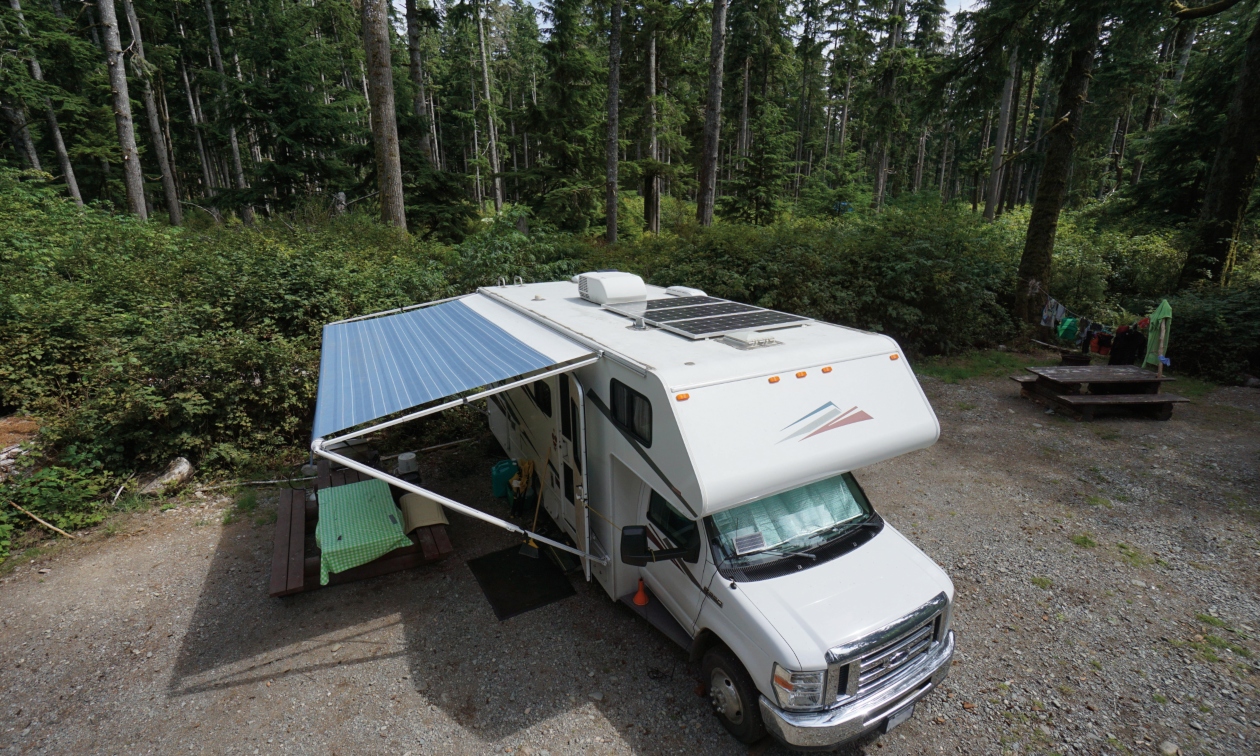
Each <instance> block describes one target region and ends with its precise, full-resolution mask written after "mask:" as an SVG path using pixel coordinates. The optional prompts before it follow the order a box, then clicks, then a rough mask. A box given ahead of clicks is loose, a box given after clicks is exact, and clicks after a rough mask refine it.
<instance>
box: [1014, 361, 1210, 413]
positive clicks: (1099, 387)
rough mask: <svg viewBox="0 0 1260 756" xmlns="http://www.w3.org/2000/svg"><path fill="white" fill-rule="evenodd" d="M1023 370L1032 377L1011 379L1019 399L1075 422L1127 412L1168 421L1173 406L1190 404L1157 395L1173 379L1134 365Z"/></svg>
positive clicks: (1174, 397)
mask: <svg viewBox="0 0 1260 756" xmlns="http://www.w3.org/2000/svg"><path fill="white" fill-rule="evenodd" d="M1026 370H1027V371H1028V372H1029V373H1030V374H1031V375H1014V376H1011V379H1012V380H1013V381H1015V382H1016V383H1018V384H1019V393H1020V396H1023V397H1024V398H1026V399H1031V400H1033V401H1035V402H1037V403H1038V404H1042V405H1045V406H1048V407H1051V408H1053V409H1055V410H1061V411H1063V413H1064V414H1067V415H1069V416H1071V417H1074V418H1076V419H1077V420H1092V419H1094V417H1095V416H1097V415H1099V414H1115V413H1120V412H1130V411H1138V412H1142V413H1146V414H1148V415H1150V416H1151V417H1153V418H1155V419H1156V420H1168V419H1169V418H1171V417H1172V410H1173V405H1174V404H1179V403H1181V402H1188V401H1190V400H1189V399H1186V398H1185V397H1181V396H1177V395H1176V394H1164V393H1161V392H1160V387H1161V386H1162V384H1164V383H1167V382H1169V381H1174V380H1176V379H1175V378H1169V377H1165V376H1158V375H1156V374H1155V373H1152V372H1151V371H1149V370H1143V369H1142V368H1140V367H1137V366H1134V365H1080V366H1075V365H1073V366H1067V365H1059V366H1052V367H1030V368H1026ZM1085 386H1088V387H1089V389H1088V393H1084V392H1083V390H1082V389H1083V387H1085Z"/></svg>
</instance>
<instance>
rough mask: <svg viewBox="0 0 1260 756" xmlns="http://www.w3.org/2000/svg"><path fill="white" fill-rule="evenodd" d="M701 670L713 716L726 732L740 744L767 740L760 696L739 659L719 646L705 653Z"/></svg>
mask: <svg viewBox="0 0 1260 756" xmlns="http://www.w3.org/2000/svg"><path fill="white" fill-rule="evenodd" d="M700 669H701V671H702V673H703V674H704V682H705V685H707V686H708V690H709V701H710V702H711V703H712V704H713V713H714V715H715V716H717V718H718V721H720V722H721V723H722V726H723V727H725V728H726V731H727V732H729V733H730V734H731V735H732V736H734V738H735V739H736V740H738V741H739V742H741V743H749V744H751V743H756V742H757V741H758V740H761V739H762V738H764V737H765V736H766V726H765V723H764V722H762V721H761V705H760V704H759V703H758V701H759V699H760V697H761V696H760V694H759V693H758V692H757V686H756V685H753V681H752V678H750V677H749V676H748V671H747V670H745V669H744V665H743V664H740V662H739V659H736V658H735V655H734V654H732V653H731V652H730V651H729V650H728V649H726V648H725V647H723V646H716V647H714V648H711V649H709V651H708V652H707V653H705V655H704V660H703V661H702V662H701V664H700Z"/></svg>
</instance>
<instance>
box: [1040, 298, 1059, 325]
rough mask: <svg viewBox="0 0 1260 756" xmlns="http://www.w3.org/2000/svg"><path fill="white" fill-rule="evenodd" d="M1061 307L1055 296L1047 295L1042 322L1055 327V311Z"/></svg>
mask: <svg viewBox="0 0 1260 756" xmlns="http://www.w3.org/2000/svg"><path fill="white" fill-rule="evenodd" d="M1057 309H1059V303H1058V302H1056V301H1055V299H1054V297H1046V306H1045V307H1042V308H1041V324H1042V325H1043V326H1045V327H1046V328H1054V313H1055V310H1057Z"/></svg>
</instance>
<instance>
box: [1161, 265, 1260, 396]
mask: <svg viewBox="0 0 1260 756" xmlns="http://www.w3.org/2000/svg"><path fill="white" fill-rule="evenodd" d="M1169 304H1171V305H1172V310H1173V320H1172V335H1171V338H1170V339H1169V341H1168V359H1169V360H1170V361H1171V362H1172V366H1173V368H1175V369H1176V370H1179V371H1186V372H1189V373H1194V374H1198V375H1203V376H1206V377H1208V378H1211V379H1212V380H1215V381H1218V382H1221V383H1241V382H1242V381H1244V380H1245V379H1246V377H1247V375H1249V374H1250V375H1260V284H1251V285H1248V286H1236V287H1233V288H1230V289H1220V288H1217V287H1209V288H1204V289H1202V290H1199V291H1193V292H1188V293H1186V294H1182V295H1180V296H1177V297H1173V298H1170V299H1169Z"/></svg>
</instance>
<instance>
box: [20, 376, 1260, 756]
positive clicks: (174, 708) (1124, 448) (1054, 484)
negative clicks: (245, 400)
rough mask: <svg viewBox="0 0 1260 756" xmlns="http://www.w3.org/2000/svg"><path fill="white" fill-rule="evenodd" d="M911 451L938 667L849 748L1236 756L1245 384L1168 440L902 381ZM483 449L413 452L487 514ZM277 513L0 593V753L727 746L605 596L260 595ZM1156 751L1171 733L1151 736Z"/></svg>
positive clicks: (206, 528) (210, 516)
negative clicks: (505, 603) (931, 566)
mask: <svg viewBox="0 0 1260 756" xmlns="http://www.w3.org/2000/svg"><path fill="white" fill-rule="evenodd" d="M925 387H926V389H927V391H928V394H929V396H930V398H931V399H932V402H933V405H934V406H935V407H936V410H937V412H938V414H939V416H940V418H941V423H942V437H941V441H940V442H939V443H938V444H937V445H936V446H934V447H933V448H931V449H929V450H926V451H923V452H918V453H915V454H911V455H907V456H905V457H902V458H900V459H896V460H893V461H890V462H886V463H883V464H880V465H876V466H874V467H872V468H869V469H866V470H862V471H860V472H859V473H858V477H859V478H860V479H861V480H862V482H863V484H864V485H865V486H866V489H867V491H868V493H869V494H870V495H871V498H872V500H873V501H874V503H875V505H876V507H877V508H878V509H879V510H880V511H881V513H882V514H884V516H885V517H886V518H887V519H888V521H889V522H891V523H892V524H894V525H895V526H896V527H897V528H899V529H900V530H902V531H903V532H904V533H906V534H907V535H908V536H909V537H910V538H911V539H913V540H914V541H915V542H916V543H918V544H919V545H920V546H921V547H922V548H923V549H924V550H925V551H926V552H927V553H928V554H929V555H930V556H932V557H933V558H934V559H935V560H936V561H937V562H939V563H940V564H941V565H942V566H944V567H945V568H946V570H948V571H949V573H950V574H951V575H952V576H953V578H954V581H955V584H956V585H957V587H958V604H957V608H956V610H955V625H954V626H955V628H956V630H957V632H958V647H959V651H958V654H957V657H956V660H955V663H954V667H953V669H952V671H951V673H950V678H949V679H948V680H947V682H946V683H945V685H944V686H943V687H942V688H941V689H940V690H939V691H938V692H936V693H934V694H933V695H931V696H929V698H928V699H926V700H925V702H923V703H921V704H920V705H919V708H918V711H917V712H916V714H915V716H914V718H913V719H911V720H910V721H909V722H907V723H906V724H904V725H902V726H901V727H899V728H898V729H896V730H894V731H893V732H892V733H890V734H888V735H885V736H883V737H881V738H879V739H877V740H874V741H870V742H867V743H864V744H861V745H859V746H857V747H854V748H851V749H849V751H850V753H876V752H878V753H880V754H881V756H882V755H883V754H890V755H891V754H924V753H967V754H999V753H1046V754H1049V753H1060V754H1066V753H1088V754H1098V753H1110V754H1129V753H1134V754H1137V753H1160V749H1161V746H1162V747H1164V748H1165V749H1168V752H1170V753H1171V752H1173V751H1172V750H1171V748H1172V747H1173V746H1172V744H1175V746H1176V747H1179V748H1180V752H1181V753H1185V754H1214V755H1219V754H1255V753H1257V752H1260V701H1258V695H1260V694H1258V693H1257V691H1256V685H1257V683H1258V682H1260V675H1257V669H1258V667H1257V659H1258V658H1260V656H1258V655H1260V642H1257V640H1256V638H1255V636H1256V634H1257V631H1256V630H1255V628H1258V627H1260V597H1258V596H1257V586H1258V585H1260V580H1258V577H1260V575H1257V564H1258V563H1260V560H1257V559H1256V557H1257V556H1260V540H1258V539H1260V528H1258V527H1257V526H1258V523H1260V517H1258V514H1260V480H1258V478H1260V469H1258V468H1260V392H1258V391H1255V390H1249V389H1232V388H1231V389H1218V390H1216V391H1214V392H1212V393H1211V394H1209V395H1207V396H1205V397H1203V398H1202V399H1199V400H1197V401H1196V402H1195V403H1193V404H1190V405H1182V406H1180V407H1179V408H1178V409H1177V410H1176V413H1175V415H1174V418H1173V419H1172V420H1171V421H1169V422H1165V423H1159V422H1154V421H1147V420H1133V419H1116V420H1102V421H1097V422H1093V423H1079V424H1078V423H1075V422H1072V421H1069V420H1065V419H1063V418H1060V417H1058V416H1047V415H1045V414H1043V412H1042V410H1041V409H1040V408H1038V407H1036V406H1035V405H1033V404H1031V403H1030V402H1027V401H1024V400H1021V399H1019V398H1018V393H1017V389H1016V387H1015V386H1014V385H1013V384H1011V383H1010V382H1009V381H1006V380H1001V379H993V380H989V379H983V380H973V381H968V382H965V383H961V384H945V383H941V382H939V381H934V380H925ZM482 451H484V449H479V448H476V447H465V448H463V449H457V450H454V451H449V452H443V453H435V454H433V455H430V456H428V457H427V458H426V460H425V461H426V463H427V468H426V476H427V478H426V479H427V480H428V481H429V483H430V484H431V485H433V486H434V487H435V488H438V489H439V490H442V491H443V492H445V493H448V494H451V495H454V496H455V497H456V498H463V499H465V500H468V501H473V502H479V503H480V504H481V505H482V506H485V507H487V508H489V509H491V510H493V511H499V510H501V509H503V507H502V505H500V504H497V503H494V502H492V501H491V500H490V499H489V497H488V488H489V486H488V480H487V478H488V476H487V475H485V472H484V471H485V469H486V467H487V466H488V460H487V458H485V457H484V456H482V455H481V452H482ZM273 506H274V505H273V504H272V502H271V501H269V500H268V499H267V498H266V495H265V494H264V497H263V499H262V501H261V503H260V505H259V508H258V510H257V511H256V512H255V513H254V515H253V516H247V517H238V518H237V519H236V521H235V522H232V523H230V524H227V525H225V524H223V519H224V514H225V513H227V512H228V511H229V502H228V501H227V500H226V499H225V498H223V497H220V498H211V497H209V496H207V497H206V498H195V497H191V496H189V497H187V498H185V499H183V500H181V501H180V502H179V506H177V507H175V508H173V509H170V510H169V511H165V512H160V511H157V510H153V511H149V512H144V513H140V514H134V515H128V516H125V517H122V518H120V519H119V520H118V521H116V522H115V523H113V524H112V525H110V526H108V527H105V528H101V529H99V530H98V532H97V533H95V534H93V535H91V536H89V537H88V538H86V539H85V541H84V542H79V543H75V544H73V545H70V546H66V545H65V544H61V545H58V546H57V547H55V548H53V549H51V551H50V553H48V554H46V555H45V556H42V557H40V558H38V559H36V560H35V561H33V562H30V563H28V564H21V565H18V566H17V567H16V568H15V569H12V570H11V571H10V572H8V574H7V575H6V576H5V577H4V578H3V580H2V583H0V687H2V688H3V690H5V691H7V695H6V696H5V697H4V701H3V704H0V707H2V708H0V749H5V748H7V749H8V750H10V751H14V752H23V753H25V752H31V753H128V754H130V753H163V754H170V753H238V754H240V753H244V754H254V753H295V754H306V753H310V754H348V753H365V752H376V751H387V752H391V753H399V754H405V753H411V754H421V753H443V754H445V753H460V754H462V753H468V754H482V753H499V752H502V753H527V754H569V753H583V754H585V753H627V752H633V753H647V754H655V753H688V754H690V753H723V754H724V753H744V752H751V753H756V754H776V753H781V752H782V749H781V748H780V747H779V746H777V745H775V744H773V743H771V742H768V741H766V742H762V743H760V744H757V745H756V746H754V747H753V748H752V749H748V748H746V747H744V746H740V745H739V744H738V743H736V742H735V741H734V740H732V739H730V738H729V737H728V736H727V735H726V734H725V731H723V730H722V728H721V727H720V725H719V724H718V723H717V721H716V720H715V719H714V718H713V716H712V715H711V714H710V712H709V709H708V704H707V699H705V698H703V697H701V696H700V695H698V689H697V669H696V667H695V666H694V665H691V664H689V663H688V662H687V659H686V657H685V655H684V654H683V652H682V651H680V650H679V649H677V648H676V647H675V646H673V645H672V644H671V643H670V642H669V641H668V640H666V639H665V638H664V637H663V636H661V635H660V634H659V633H657V632H656V631H655V630H653V629H652V628H650V627H649V626H647V625H646V624H645V623H643V622H642V621H641V620H639V619H638V618H637V617H635V616H633V615H632V614H630V613H629V612H628V611H626V610H625V609H624V608H623V607H620V606H618V605H616V604H613V603H612V602H610V601H609V600H608V599H607V598H606V597H605V596H604V594H603V592H602V590H599V589H597V588H595V589H592V587H590V586H587V585H586V584H585V583H582V582H581V581H580V580H575V585H576V587H577V595H576V596H575V597H573V598H569V599H566V600H564V601H561V602H559V603H556V604H553V605H551V606H548V607H546V608H543V609H540V610H536V611H533V612H529V613H527V614H524V615H522V616H519V617H516V618H513V619H511V620H508V621H506V622H498V621H496V619H495V617H494V614H493V613H492V612H491V610H490V607H489V605H488V603H487V602H486V601H485V599H484V598H483V597H482V595H481V593H480V591H479V589H478V587H477V585H476V582H475V581H474V580H473V577H472V574H471V573H470V571H469V570H468V568H467V567H465V566H464V565H463V562H464V561H465V560H467V559H469V558H473V557H476V556H479V555H481V554H484V553H487V552H490V551H493V550H496V549H499V548H504V547H506V546H509V545H511V544H512V543H513V541H514V539H513V537H512V536H510V535H509V534H506V533H504V532H502V531H499V530H497V529H494V528H491V527H489V526H484V525H482V524H480V523H477V522H472V521H469V520H468V519H466V518H459V517H457V516H453V522H452V525H451V528H450V535H451V540H452V542H453V543H454V544H455V547H456V553H455V554H454V555H452V557H451V558H449V559H448V560H447V561H445V562H444V563H441V564H439V565H435V566H429V567H422V568H418V569H415V570H411V571H408V572H405V573H399V574H394V575H389V576H385V577H382V578H377V579H374V580H370V581H366V582H361V583H357V584H352V585H346V586H339V587H334V588H329V589H325V590H320V591H316V592H313V593H309V594H305V595H300V596H296V597H292V598H289V599H285V600H276V599H270V598H268V597H267V582H268V577H267V576H268V574H269V568H270V558H271V535H272V527H271V526H270V525H269V524H267V514H268V513H269V511H271V507H273ZM1166 741H1167V743H1166Z"/></svg>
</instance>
